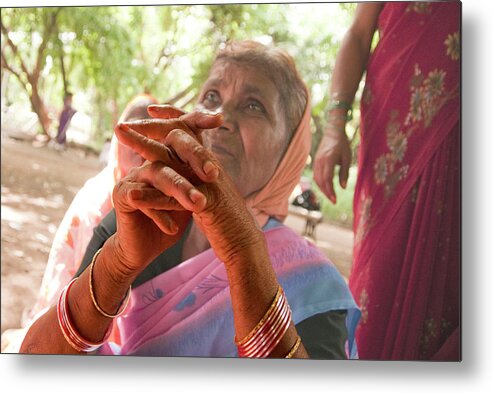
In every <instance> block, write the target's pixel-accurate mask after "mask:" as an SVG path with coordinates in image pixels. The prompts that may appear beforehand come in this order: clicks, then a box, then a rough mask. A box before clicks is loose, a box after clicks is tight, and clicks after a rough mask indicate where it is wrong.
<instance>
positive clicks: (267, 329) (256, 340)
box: [239, 295, 285, 357]
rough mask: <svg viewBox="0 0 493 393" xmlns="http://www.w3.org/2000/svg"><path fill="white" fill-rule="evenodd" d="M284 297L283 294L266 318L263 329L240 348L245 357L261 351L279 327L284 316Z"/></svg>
mask: <svg viewBox="0 0 493 393" xmlns="http://www.w3.org/2000/svg"><path fill="white" fill-rule="evenodd" d="M284 299H285V298H284V297H283V296H282V295H281V297H280V298H279V302H278V303H277V304H276V307H275V308H274V311H273V313H272V314H271V315H270V316H269V318H267V319H266V321H265V324H264V325H263V326H262V329H259V331H258V333H257V334H256V335H255V336H254V337H252V339H251V340H249V342H248V343H245V344H244V345H242V346H241V347H239V350H241V353H242V355H244V356H245V357H253V356H254V355H255V354H257V353H259V352H260V351H261V350H262V348H263V347H264V344H265V343H266V342H267V343H268V342H269V339H270V337H271V336H272V335H273V333H274V329H275V328H277V326H278V325H279V323H280V321H281V320H282V317H283V310H284Z"/></svg>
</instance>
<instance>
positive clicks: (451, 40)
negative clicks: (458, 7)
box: [444, 31, 460, 60]
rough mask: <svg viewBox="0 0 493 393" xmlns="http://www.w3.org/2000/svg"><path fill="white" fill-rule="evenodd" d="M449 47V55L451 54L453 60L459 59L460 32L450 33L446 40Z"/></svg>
mask: <svg viewBox="0 0 493 393" xmlns="http://www.w3.org/2000/svg"><path fill="white" fill-rule="evenodd" d="M444 44H445V46H446V47H447V56H450V58H451V59H452V60H459V57H460V40H459V32H458V31H457V32H455V33H453V34H449V35H448V36H447V39H446V40H445V42H444Z"/></svg>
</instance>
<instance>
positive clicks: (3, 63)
mask: <svg viewBox="0 0 493 393" xmlns="http://www.w3.org/2000/svg"><path fill="white" fill-rule="evenodd" d="M2 67H3V68H5V69H6V70H7V71H9V72H10V73H11V74H13V75H14V76H16V77H17V79H19V82H21V85H22V86H24V84H25V82H24V81H23V80H22V77H21V75H20V74H19V72H17V71H16V70H14V69H13V68H12V67H11V66H10V65H9V64H8V63H7V59H6V57H5V54H4V53H3V51H2Z"/></svg>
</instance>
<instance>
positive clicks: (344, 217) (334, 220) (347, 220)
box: [303, 167, 357, 229]
mask: <svg viewBox="0 0 493 393" xmlns="http://www.w3.org/2000/svg"><path fill="white" fill-rule="evenodd" d="M356 172H357V169H356V167H352V168H351V169H350V170H349V178H348V183H347V186H346V188H345V189H343V188H342V187H341V186H340V184H339V181H338V177H337V176H338V175H336V176H335V177H334V191H335V193H336V197H337V203H336V204H335V205H334V204H333V203H332V202H331V201H329V200H328V199H327V198H326V197H325V195H324V194H323V193H322V191H320V189H319V188H318V186H317V184H316V183H315V182H312V188H313V191H314V192H315V194H316V195H317V198H318V200H319V202H320V211H321V212H322V213H323V216H324V221H325V222H327V223H331V224H336V225H339V226H342V227H345V228H348V229H352V226H353V218H354V217H353V196H354V188H355V186H356V177H357V176H356ZM303 176H306V177H308V178H310V179H313V173H312V170H311V169H310V168H307V169H305V171H304V173H303Z"/></svg>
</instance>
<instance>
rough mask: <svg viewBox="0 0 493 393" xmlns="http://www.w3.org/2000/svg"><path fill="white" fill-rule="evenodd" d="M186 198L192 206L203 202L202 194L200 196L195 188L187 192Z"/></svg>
mask: <svg viewBox="0 0 493 393" xmlns="http://www.w3.org/2000/svg"><path fill="white" fill-rule="evenodd" d="M188 196H189V198H190V200H191V201H192V203H193V204H194V205H197V204H198V203H199V202H200V201H203V200H205V196H204V194H202V193H201V192H200V191H197V190H196V189H195V188H192V189H191V190H190V191H189V193H188Z"/></svg>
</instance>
